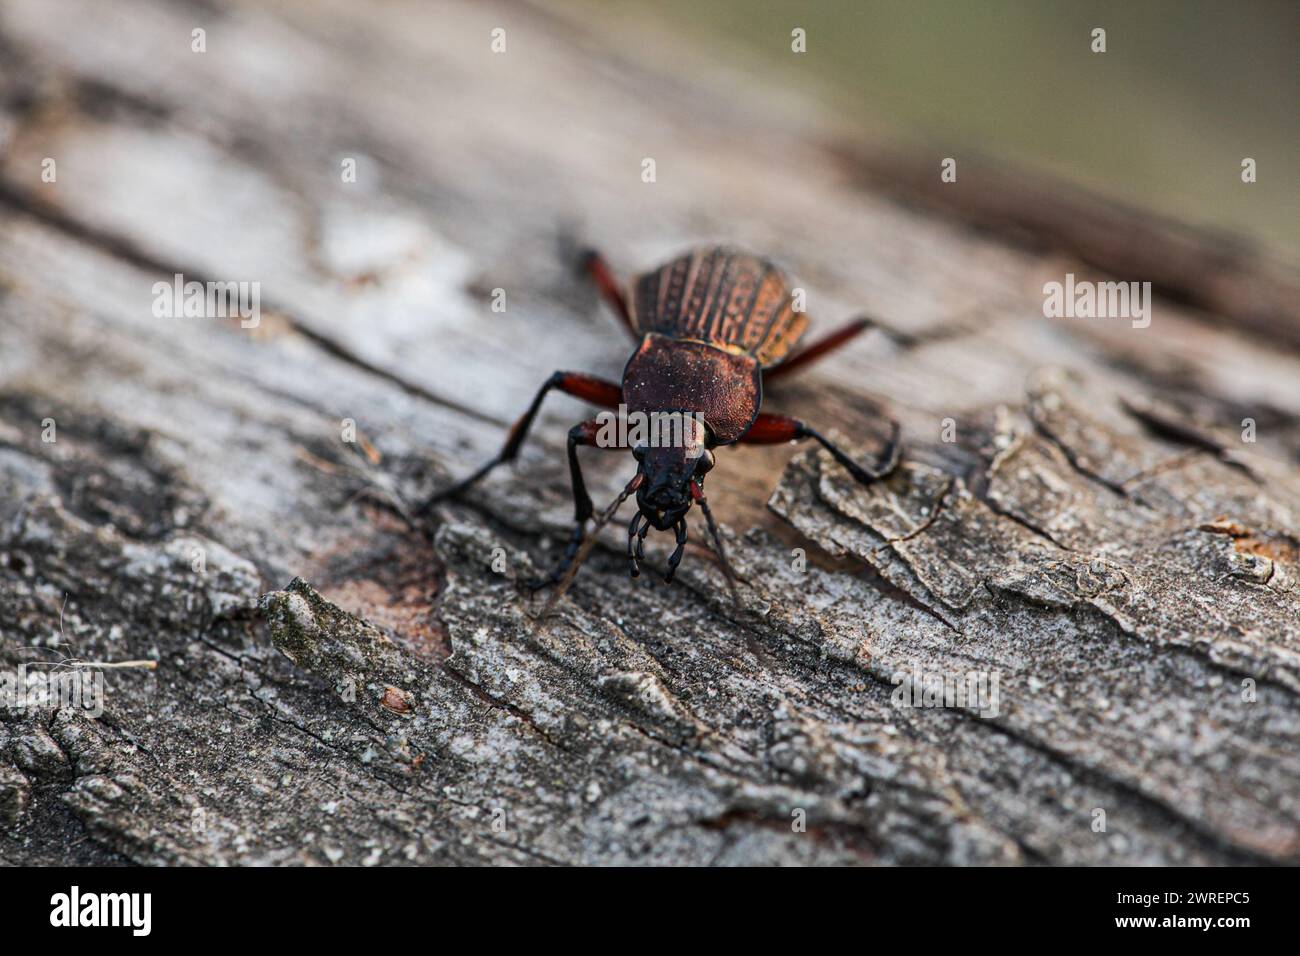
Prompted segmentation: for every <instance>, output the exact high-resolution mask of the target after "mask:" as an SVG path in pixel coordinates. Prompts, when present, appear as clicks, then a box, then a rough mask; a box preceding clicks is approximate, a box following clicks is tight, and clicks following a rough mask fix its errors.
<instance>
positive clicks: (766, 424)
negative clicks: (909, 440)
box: [741, 414, 902, 485]
mask: <svg viewBox="0 0 1300 956" xmlns="http://www.w3.org/2000/svg"><path fill="white" fill-rule="evenodd" d="M889 426H890V435H889V444H888V445H887V446H886V447H885V452H884V454H883V455H881V456H880V461H879V462H878V463H877V464H876V465H875V467H874V468H864V467H863V466H862V465H859V464H858V463H857V462H856V461H854V460H853V459H852V458H850V457H849V456H848V455H847V454H845V452H844V451H843V450H842V449H840V448H839V447H838V446H837V445H836V444H835V443H834V442H832V441H831V440H830V439H828V438H827V437H826V436H825V435H823V434H821V433H820V432H819V431H817V430H816V429H815V428H812V427H811V426H809V425H806V424H804V423H803V422H801V421H799V419H797V418H791V417H789V416H788V415H768V414H763V415H759V416H758V418H756V419H755V420H754V424H753V426H752V427H751V428H750V429H749V431H748V432H746V433H745V437H744V438H742V439H741V441H742V442H744V443H745V444H748V445H779V444H780V443H782V442H787V441H800V440H801V439H804V438H811V439H813V441H815V442H817V443H818V444H820V445H821V446H822V447H823V448H825V449H826V450H827V451H828V452H830V453H831V455H832V456H833V457H834V459H835V460H836V461H838V462H839V463H840V464H841V465H843V466H844V467H845V468H846V469H847V470H848V472H849V474H851V475H852V476H853V477H854V478H856V479H857V480H858V481H859V482H861V483H862V484H864V485H869V484H871V483H872V482H876V481H880V480H881V479H882V478H887V477H888V476H889V474H890V473H891V472H892V471H893V470H894V469H895V468H897V467H898V461H899V458H900V457H902V445H901V443H900V442H899V440H898V438H899V432H900V429H899V426H898V422H892V421H891V422H890V423H889Z"/></svg>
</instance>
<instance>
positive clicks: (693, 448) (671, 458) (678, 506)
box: [632, 416, 713, 531]
mask: <svg viewBox="0 0 1300 956" xmlns="http://www.w3.org/2000/svg"><path fill="white" fill-rule="evenodd" d="M681 420H682V421H683V422H684V423H685V426H684V427H683V428H682V429H681V430H680V435H681V438H680V440H676V441H672V442H668V443H651V444H645V445H638V446H637V447H636V448H634V449H633V450H632V454H633V455H635V456H636V459H637V461H638V462H639V463H640V465H639V468H638V471H639V473H640V474H642V475H644V476H645V479H644V480H643V481H642V482H641V486H640V487H639V488H638V489H637V492H636V503H637V507H638V508H640V509H641V514H643V515H645V517H646V520H647V521H649V522H650V524H651V525H652V526H654V527H655V528H657V529H658V530H660V531H667V530H668V529H669V528H672V527H673V526H674V525H676V524H677V522H679V521H681V519H682V518H683V517H684V516H685V515H686V512H688V511H690V510H691V504H692V503H693V502H694V500H695V498H694V494H693V492H692V490H691V484H692V482H695V483H697V484H698V483H700V482H702V481H703V478H704V475H705V474H707V473H708V471H709V469H710V468H712V467H713V452H711V451H709V448H708V445H709V438H708V431H707V429H706V428H705V426H704V423H703V422H702V421H700V420H699V419H698V418H692V417H689V416H682V419H681Z"/></svg>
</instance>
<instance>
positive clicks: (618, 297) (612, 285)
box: [582, 249, 641, 338]
mask: <svg viewBox="0 0 1300 956" xmlns="http://www.w3.org/2000/svg"><path fill="white" fill-rule="evenodd" d="M582 268H583V269H585V270H586V272H587V275H589V276H591V279H592V281H593V282H595V283H596V288H597V289H599V290H600V294H601V297H602V298H603V299H604V300H605V302H606V304H608V305H609V307H610V308H611V309H613V310H614V313H615V314H616V315H617V316H618V317H619V318H620V319H622V320H623V324H624V325H626V326H627V330H628V331H629V332H631V333H632V336H633V337H634V338H640V337H641V336H640V335H639V334H638V333H637V330H636V327H635V326H634V325H633V324H632V312H631V310H630V309H629V308H628V306H627V296H626V295H625V294H624V293H623V286H622V285H621V284H620V283H619V281H618V279H617V278H616V277H615V276H614V270H613V269H611V268H610V267H609V263H608V262H606V261H605V257H604V256H602V255H601V254H600V253H599V252H596V251H595V250H594V249H588V250H587V251H586V252H584V253H583V254H582Z"/></svg>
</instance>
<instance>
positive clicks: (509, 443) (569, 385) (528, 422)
mask: <svg viewBox="0 0 1300 956" xmlns="http://www.w3.org/2000/svg"><path fill="white" fill-rule="evenodd" d="M553 388H558V389H559V390H560V391H562V392H564V393H566V394H568V395H573V396H574V397H575V398H581V399H583V400H584V401H588V402H591V403H592V404H593V405H603V406H604V407H606V408H617V407H618V404H619V402H621V401H622V400H623V387H622V386H621V385H618V384H616V383H614V382H607V381H605V380H604V379H603V378H596V377H595V376H594V375H585V374H583V373H582V372H556V373H555V374H554V375H552V376H551V377H550V378H548V379H547V380H546V383H545V384H544V385H543V386H542V387H541V389H540V390H539V391H538V392H537V395H536V397H535V398H534V399H533V402H532V404H531V405H529V406H528V410H527V411H526V412H524V413H523V415H521V416H520V418H519V420H518V421H517V422H515V424H514V427H512V428H511V429H510V434H509V435H508V436H507V437H506V443H505V445H503V446H502V448H501V451H500V452H498V453H497V456H496V457H495V458H493V459H492V460H491V461H489V462H488V463H487V464H485V465H484V466H483V467H482V468H480V469H479V470H478V471H476V472H474V474H472V475H470V476H469V477H468V478H463V479H461V480H460V481H458V482H456V484H454V485H452V486H450V487H449V488H444V489H443V490H442V491H439V492H436V493H435V494H434V495H433V497H431V498H429V500H428V501H426V502H425V503H424V504H423V505H421V506H420V507H419V509H418V510H417V512H416V513H417V514H424V513H426V512H427V511H428V510H429V509H430V508H431V507H433V506H434V505H436V504H437V503H438V502H440V501H445V500H446V499H448V498H452V497H455V496H456V495H458V494H460V493H461V492H462V491H464V490H465V489H467V488H469V487H470V486H471V485H473V484H474V483H475V482H477V481H479V480H480V479H482V478H483V477H484V476H485V475H487V473H488V472H490V471H491V470H492V469H493V468H495V467H497V465H504V464H505V463H506V462H508V461H513V460H514V458H515V456H516V455H518V454H519V446H520V445H522V444H523V443H524V438H525V437H527V435H528V429H529V428H531V427H532V424H533V419H535V418H536V417H537V413H538V411H539V410H540V409H541V407H542V400H543V399H545V398H546V393H547V392H549V391H550V390H551V389H553Z"/></svg>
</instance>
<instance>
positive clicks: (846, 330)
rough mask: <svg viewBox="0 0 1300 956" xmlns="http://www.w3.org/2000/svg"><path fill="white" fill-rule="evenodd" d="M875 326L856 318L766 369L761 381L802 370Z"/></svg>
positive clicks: (869, 321) (863, 319) (873, 323)
mask: <svg viewBox="0 0 1300 956" xmlns="http://www.w3.org/2000/svg"><path fill="white" fill-rule="evenodd" d="M875 324H876V323H875V322H873V321H871V320H870V319H868V318H858V319H854V320H853V321H852V322H847V323H845V324H844V325H842V326H841V327H840V328H838V329H836V330H835V331H834V332H831V333H830V334H829V335H827V336H825V337H824V338H821V339H818V340H817V341H816V342H813V343H811V344H809V345H807V346H805V347H804V348H802V349H800V350H799V351H798V352H795V353H794V355H791V356H790V357H789V358H788V359H786V360H785V361H784V362H782V363H781V364H780V365H778V366H777V367H776V368H772V369H768V370H767V371H766V372H764V373H763V380H764V381H765V382H770V381H772V380H773V379H776V378H780V377H781V376H782V375H789V374H790V373H791V372H793V371H795V370H796V369H800V368H803V367H804V366H805V365H808V364H809V363H811V362H815V361H817V360H818V359H820V358H823V357H824V356H826V355H828V354H830V353H831V352H834V351H835V350H836V349H837V348H839V347H840V346H842V345H844V344H845V343H847V342H848V341H849V340H850V339H853V338H855V337H857V336H858V335H860V334H861V333H863V332H865V331H866V330H867V329H869V328H872V327H873V326H874V325H875Z"/></svg>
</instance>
